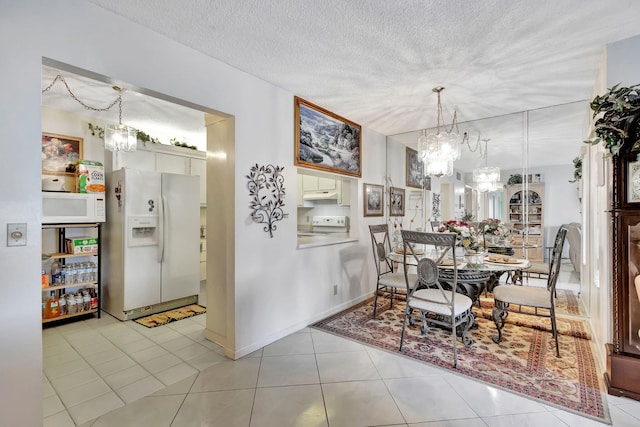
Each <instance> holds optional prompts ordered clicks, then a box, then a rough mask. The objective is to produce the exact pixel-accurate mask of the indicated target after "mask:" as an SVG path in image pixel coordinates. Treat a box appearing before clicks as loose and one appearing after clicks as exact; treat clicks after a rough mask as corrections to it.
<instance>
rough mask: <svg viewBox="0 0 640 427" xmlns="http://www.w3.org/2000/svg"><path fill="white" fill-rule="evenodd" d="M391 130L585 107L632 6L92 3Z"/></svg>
mask: <svg viewBox="0 0 640 427" xmlns="http://www.w3.org/2000/svg"><path fill="white" fill-rule="evenodd" d="M90 1H91V2H92V3H94V4H97V5H100V6H102V7H104V8H106V9H109V10H111V11H113V12H114V13H116V14H118V15H122V16H123V17H126V18H128V19H130V20H132V21H134V22H137V23H139V24H141V25H143V26H146V27H148V28H150V29H152V30H154V31H157V32H159V33H161V34H164V35H166V36H167V37H169V38H171V39H174V40H177V41H179V42H181V43H183V44H185V45H187V46H190V47H192V48H194V49H196V50H199V51H201V52H203V53H205V54H207V55H210V56H212V57H214V58H217V59H219V60H221V61H223V62H225V63H227V64H229V65H232V66H234V67H237V68H239V69H241V70H243V71H246V72H248V73H249V74H253V75H255V76H257V77H260V78H261V79H263V80H266V81H269V82H271V83H273V84H275V85H277V86H279V87H282V88H284V89H286V90H288V91H290V92H292V93H293V94H295V95H298V96H301V97H303V98H305V99H307V100H309V101H311V102H313V103H316V104H318V105H321V106H322V107H324V108H327V109H329V110H331V111H334V112H336V113H337V114H340V115H343V116H345V117H347V118H349V119H350V120H353V121H354V122H356V123H359V124H361V125H365V126H367V127H370V128H372V129H374V130H376V131H378V132H380V133H382V134H385V135H391V134H396V133H400V132H406V131H409V130H415V129H420V128H425V127H429V126H433V125H435V120H436V118H435V105H436V99H435V96H434V94H433V93H432V91H431V89H432V88H433V87H435V86H438V85H442V86H445V87H446V88H447V89H446V90H445V92H444V93H443V105H444V108H445V118H446V117H448V120H451V114H452V112H453V111H452V110H453V108H454V107H455V108H456V109H457V111H458V117H459V119H460V120H461V121H468V120H475V119H479V118H485V117H492V116H496V115H502V114H507V113H513V112H518V111H522V110H529V109H535V108H540V107H546V106H551V105H557V104H564V103H567V102H572V101H578V100H585V99H588V98H590V97H591V91H592V88H593V83H594V80H595V76H596V72H597V69H598V66H599V61H600V56H601V53H602V50H603V47H604V46H605V45H606V44H607V43H610V42H614V41H617V40H621V39H624V38H627V37H630V36H633V35H636V34H638V33H639V32H640V28H639V27H638V19H637V17H638V16H640V2H639V1H637V0H608V1H602V0H597V1H596V0H560V1H559V0H552V1H551V0H537V1H531V0H483V1H476V2H470V1H464V0H441V1H425V0H414V1H409V0H386V1H375V0H349V1H346V0H317V1H303V0H278V1H276V2H273V1H264V0H262V1H261V0H245V1H243V0H217V1H213V0H209V1H207V0H183V1H179V2H177V1H172V0H137V1H129V0H90Z"/></svg>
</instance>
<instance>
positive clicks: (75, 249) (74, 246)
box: [65, 237, 98, 254]
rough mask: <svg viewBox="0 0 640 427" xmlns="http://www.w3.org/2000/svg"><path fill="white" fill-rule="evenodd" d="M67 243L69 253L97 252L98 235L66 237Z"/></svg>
mask: <svg viewBox="0 0 640 427" xmlns="http://www.w3.org/2000/svg"><path fill="white" fill-rule="evenodd" d="M65 242H66V245H67V253H69V254H97V253H98V238H97V237H73V238H70V239H65Z"/></svg>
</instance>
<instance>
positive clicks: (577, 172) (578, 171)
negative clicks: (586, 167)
mask: <svg viewBox="0 0 640 427" xmlns="http://www.w3.org/2000/svg"><path fill="white" fill-rule="evenodd" d="M573 167H574V169H573V179H571V180H569V182H577V181H579V180H581V179H582V159H581V158H580V157H576V158H575V159H573Z"/></svg>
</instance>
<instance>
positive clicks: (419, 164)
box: [405, 147, 431, 190]
mask: <svg viewBox="0 0 640 427" xmlns="http://www.w3.org/2000/svg"><path fill="white" fill-rule="evenodd" d="M405 157H406V159H407V168H406V173H405V176H406V177H407V183H406V184H407V187H414V188H423V189H425V190H431V177H430V176H428V175H426V174H425V173H424V162H423V161H422V159H421V158H420V156H418V152H417V151H416V150H414V149H413V148H411V147H407V153H406V156H405Z"/></svg>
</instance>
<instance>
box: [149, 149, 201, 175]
mask: <svg viewBox="0 0 640 427" xmlns="http://www.w3.org/2000/svg"><path fill="white" fill-rule="evenodd" d="M188 165H189V158H188V157H183V156H177V155H175V154H165V153H156V172H167V173H175V174H178V175H189V173H188ZM192 175H193V174H192Z"/></svg>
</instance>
